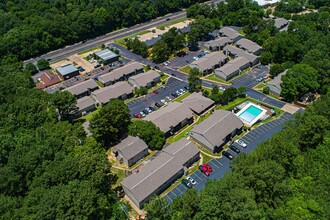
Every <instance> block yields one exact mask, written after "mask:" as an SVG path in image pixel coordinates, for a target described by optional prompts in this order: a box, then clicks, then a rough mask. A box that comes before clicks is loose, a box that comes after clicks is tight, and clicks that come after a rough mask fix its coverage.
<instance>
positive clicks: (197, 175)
mask: <svg viewBox="0 0 330 220" xmlns="http://www.w3.org/2000/svg"><path fill="white" fill-rule="evenodd" d="M195 176H196V177H197V178H198V179H200V180H203V179H202V178H200V177H199V176H198V175H197V174H195Z"/></svg>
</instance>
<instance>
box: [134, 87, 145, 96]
mask: <svg viewBox="0 0 330 220" xmlns="http://www.w3.org/2000/svg"><path fill="white" fill-rule="evenodd" d="M134 93H135V95H137V96H140V95H146V94H148V88H147V87H145V86H141V87H140V88H139V89H136V90H135V91H134Z"/></svg>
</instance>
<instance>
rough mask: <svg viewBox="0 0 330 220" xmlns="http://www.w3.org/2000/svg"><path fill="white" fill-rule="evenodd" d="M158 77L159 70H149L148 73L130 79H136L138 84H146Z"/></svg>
mask: <svg viewBox="0 0 330 220" xmlns="http://www.w3.org/2000/svg"><path fill="white" fill-rule="evenodd" d="M157 77H159V73H157V71H155V70H149V71H148V72H146V73H141V74H138V75H135V76H131V77H130V78H129V79H131V80H134V82H136V84H137V86H146V85H147V84H148V83H150V82H153V81H154V80H155V79H156V78H157Z"/></svg>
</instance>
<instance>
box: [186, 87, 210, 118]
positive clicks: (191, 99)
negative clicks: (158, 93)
mask: <svg viewBox="0 0 330 220" xmlns="http://www.w3.org/2000/svg"><path fill="white" fill-rule="evenodd" d="M181 102H183V103H184V104H185V105H187V106H188V107H189V108H190V109H191V110H193V111H194V112H196V113H197V114H200V113H201V112H203V111H205V110H206V109H208V108H209V107H210V106H212V105H213V104H214V101H213V100H211V99H209V98H206V97H205V96H203V95H202V93H201V92H200V93H196V92H194V93H192V94H191V95H189V96H187V97H186V98H184V99H182V101H181Z"/></svg>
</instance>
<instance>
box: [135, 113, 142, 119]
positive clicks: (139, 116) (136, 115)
mask: <svg viewBox="0 0 330 220" xmlns="http://www.w3.org/2000/svg"><path fill="white" fill-rule="evenodd" d="M134 117H135V118H142V116H141V115H139V114H137V113H135V114H134Z"/></svg>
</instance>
